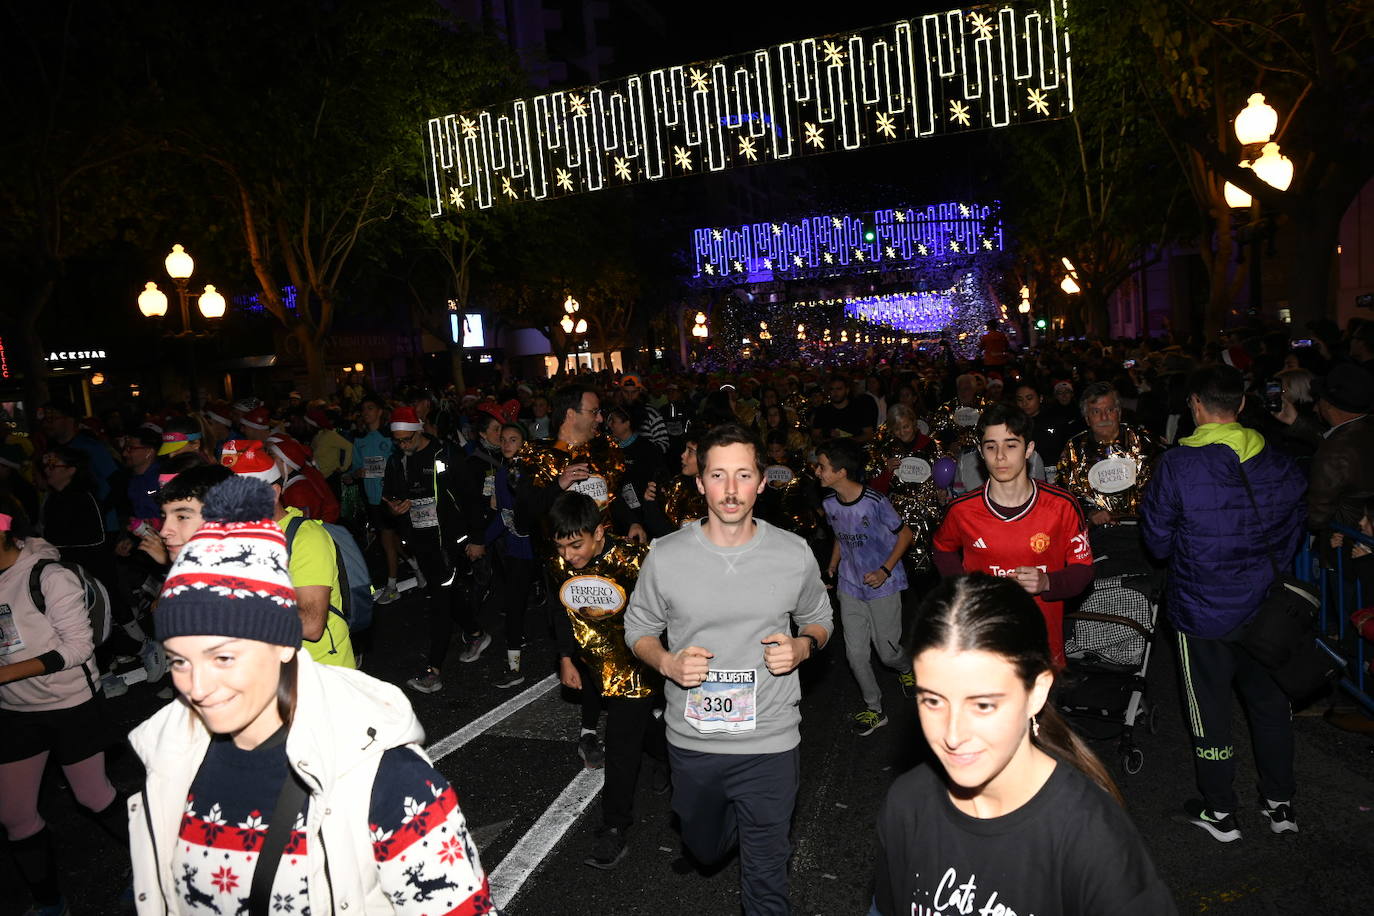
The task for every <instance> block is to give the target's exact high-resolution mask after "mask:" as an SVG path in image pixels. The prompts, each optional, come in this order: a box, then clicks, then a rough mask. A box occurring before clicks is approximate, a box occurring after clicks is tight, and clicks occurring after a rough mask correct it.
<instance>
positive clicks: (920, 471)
mask: <svg viewBox="0 0 1374 916" xmlns="http://www.w3.org/2000/svg"><path fill="white" fill-rule="evenodd" d="M931 473H932V471H931V469H930V462H929V461H926V460H925V459H924V458H917V457H916V456H914V455H913V456H912V457H910V458H903V459H902V463H901V464H899V465H897V479H898V480H900V481H901V482H902V483H925V482H926V481H927V480H929V479H930V476H931Z"/></svg>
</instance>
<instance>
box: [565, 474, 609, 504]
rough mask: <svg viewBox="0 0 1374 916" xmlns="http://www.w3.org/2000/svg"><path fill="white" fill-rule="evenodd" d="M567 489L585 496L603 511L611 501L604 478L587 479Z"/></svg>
mask: <svg viewBox="0 0 1374 916" xmlns="http://www.w3.org/2000/svg"><path fill="white" fill-rule="evenodd" d="M568 489H569V490H574V491H576V492H578V493H585V494H587V495H588V496H590V497H591V498H592V499H593V500H594V501H595V502H596V504H597V505H598V506H600V507H601V508H603V509H604V508H605V507H606V505H607V504H608V503H609V502H610V501H611V492H610V490H609V489H608V488H607V487H606V478H605V477H588V478H587V479H586V480H579V481H577V482H575V483H573V484H572V486H570V487H568Z"/></svg>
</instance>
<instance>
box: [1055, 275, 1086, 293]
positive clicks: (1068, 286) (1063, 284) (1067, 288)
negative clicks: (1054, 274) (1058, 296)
mask: <svg viewBox="0 0 1374 916" xmlns="http://www.w3.org/2000/svg"><path fill="white" fill-rule="evenodd" d="M1059 288H1060V289H1062V290H1063V291H1064V292H1066V293H1068V294H1069V295H1070V296H1076V295H1078V294H1079V293H1081V292H1082V291H1083V290H1081V289H1080V288H1079V286H1078V284H1077V283H1076V282H1074V279H1073V277H1065V278H1064V279H1063V280H1060V281H1059Z"/></svg>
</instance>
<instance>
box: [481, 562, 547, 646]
mask: <svg viewBox="0 0 1374 916" xmlns="http://www.w3.org/2000/svg"><path fill="white" fill-rule="evenodd" d="M537 574H539V572H538V571H537V570H536V569H535V566H534V560H526V559H523V558H521V557H512V556H510V555H509V554H507V553H505V552H504V551H501V552H498V553H497V562H496V582H495V583H494V585H495V587H494V588H493V591H494V593H495V596H496V600H495V601H494V602H492V603H493V604H494V605H495V606H496V607H498V608H500V609H501V613H502V614H504V615H505V617H506V648H507V649H510V650H514V649H521V648H524V645H525V607H526V605H527V604H529V600H530V589H531V588H533V587H534V577H535V576H536V575H537Z"/></svg>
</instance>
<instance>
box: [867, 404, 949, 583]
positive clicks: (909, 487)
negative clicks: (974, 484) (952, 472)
mask: <svg viewBox="0 0 1374 916" xmlns="http://www.w3.org/2000/svg"><path fill="white" fill-rule="evenodd" d="M916 441H917V440H915V439H912V441H910V442H903V441H902V440H901V439H898V438H897V437H896V436H894V435H892V433H891V432H890V431H889V430H888V429H887V427H886V426H884V427H883V428H882V429H880V430H879V431H878V435H877V437H876V438H875V439H874V440H873V444H872V445H871V446H869V450H868V467H867V472H868V479H869V481H870V482H871V481H873V480H876V479H877V478H879V477H881V476H882V475H883V474H884V473H886V472H887V466H888V462H889V461H893V460H895V461H898V462H901V463H900V464H899V465H898V466H897V468H896V469H895V470H894V471H893V472H892V478H891V484H890V485H889V487H888V491H887V498H888V500H889V501H890V502H891V503H892V508H894V509H896V510H897V514H898V515H899V516H901V518H902V521H904V522H906V524H907V527H908V528H910V529H911V534H912V538H913V540H912V542H911V547H910V548H909V549H908V550H907V552H906V554H905V557H906V559H907V560H909V561H911V562H912V563H913V564H916V565H918V566H921V565H924V564H926V563H927V562H929V560H930V541H931V538H932V537H933V536H934V534H935V529H936V528H938V527H939V526H940V520H941V518H943V517H944V512H945V507H944V504H943V503H941V502H940V488H939V487H937V486H936V485H935V481H934V479H933V477H932V476H931V471H932V468H933V466H934V464H935V462H936V461H937V460H939V457H940V455H939V452H938V450H937V447H936V444H935V442H934V441H933V440H932V441H929V442H927V443H926V446H925V448H920V449H918V448H917V447H916ZM913 458H914V459H919V461H911V460H909V459H913Z"/></svg>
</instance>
